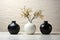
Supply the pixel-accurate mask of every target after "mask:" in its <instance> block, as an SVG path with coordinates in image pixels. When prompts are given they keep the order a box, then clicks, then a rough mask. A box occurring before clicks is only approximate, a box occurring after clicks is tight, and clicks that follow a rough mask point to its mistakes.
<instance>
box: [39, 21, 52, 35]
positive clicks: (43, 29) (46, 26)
mask: <svg viewBox="0 0 60 40" xmlns="http://www.w3.org/2000/svg"><path fill="white" fill-rule="evenodd" d="M40 31H41V33H42V34H50V33H51V31H52V25H51V24H49V23H48V21H44V23H43V24H41V25H40Z"/></svg>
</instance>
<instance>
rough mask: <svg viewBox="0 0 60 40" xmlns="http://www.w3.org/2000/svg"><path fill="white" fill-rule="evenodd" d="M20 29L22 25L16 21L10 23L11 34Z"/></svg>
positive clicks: (16, 32)
mask: <svg viewBox="0 0 60 40" xmlns="http://www.w3.org/2000/svg"><path fill="white" fill-rule="evenodd" d="M19 30H20V27H19V25H18V24H17V23H16V21H12V23H11V24H9V25H8V31H9V33H10V34H18V32H19Z"/></svg>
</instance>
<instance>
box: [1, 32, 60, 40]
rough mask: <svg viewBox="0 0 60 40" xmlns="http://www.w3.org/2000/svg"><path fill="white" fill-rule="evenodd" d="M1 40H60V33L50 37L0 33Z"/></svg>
mask: <svg viewBox="0 0 60 40" xmlns="http://www.w3.org/2000/svg"><path fill="white" fill-rule="evenodd" d="M0 40H60V33H52V34H50V35H43V34H34V35H23V34H17V35H11V34H9V33H8V32H0Z"/></svg>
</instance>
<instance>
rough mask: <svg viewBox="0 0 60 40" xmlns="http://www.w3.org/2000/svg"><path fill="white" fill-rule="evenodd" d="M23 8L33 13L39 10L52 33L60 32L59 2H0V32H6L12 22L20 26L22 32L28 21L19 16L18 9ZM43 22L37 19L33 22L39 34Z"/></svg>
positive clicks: (47, 0) (54, 0)
mask: <svg viewBox="0 0 60 40" xmlns="http://www.w3.org/2000/svg"><path fill="white" fill-rule="evenodd" d="M24 6H26V7H29V8H31V9H32V10H33V11H36V10H39V9H41V10H42V14H43V15H44V16H45V17H44V20H47V21H49V23H50V24H52V27H53V30H52V32H60V0H0V32H5V31H8V30H7V27H8V25H9V24H10V23H11V21H13V20H15V21H16V22H17V23H18V24H19V25H20V27H21V29H20V31H21V32H24V30H23V27H24V25H25V24H26V23H27V22H28V20H27V19H26V18H25V19H24V18H22V17H20V14H19V13H21V12H20V8H23V7H24ZM37 20H38V21H37ZM44 20H40V19H39V18H37V19H35V20H34V21H33V23H35V24H36V28H37V29H36V32H40V30H39V27H40V24H41V23H43V21H44Z"/></svg>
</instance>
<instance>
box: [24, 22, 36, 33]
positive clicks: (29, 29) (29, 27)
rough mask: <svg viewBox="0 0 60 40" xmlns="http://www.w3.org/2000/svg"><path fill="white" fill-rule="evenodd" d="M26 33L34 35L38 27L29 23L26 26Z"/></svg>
mask: <svg viewBox="0 0 60 40" xmlns="http://www.w3.org/2000/svg"><path fill="white" fill-rule="evenodd" d="M24 31H25V33H26V34H34V33H35V31H36V26H35V24H33V23H30V22H28V23H27V24H25V26H24Z"/></svg>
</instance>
